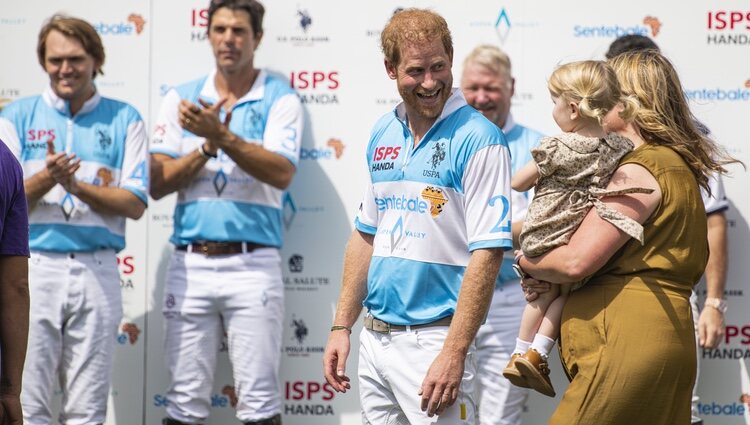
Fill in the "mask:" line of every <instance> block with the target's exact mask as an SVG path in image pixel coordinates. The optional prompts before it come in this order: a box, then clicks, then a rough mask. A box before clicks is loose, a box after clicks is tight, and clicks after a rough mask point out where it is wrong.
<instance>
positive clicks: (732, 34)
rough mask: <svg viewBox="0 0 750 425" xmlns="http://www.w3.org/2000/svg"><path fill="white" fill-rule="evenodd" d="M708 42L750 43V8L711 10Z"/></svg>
mask: <svg viewBox="0 0 750 425" xmlns="http://www.w3.org/2000/svg"><path fill="white" fill-rule="evenodd" d="M706 15H707V22H706V29H707V34H706V43H707V44H711V45H745V46H747V45H750V10H709V11H708V12H707V13H706Z"/></svg>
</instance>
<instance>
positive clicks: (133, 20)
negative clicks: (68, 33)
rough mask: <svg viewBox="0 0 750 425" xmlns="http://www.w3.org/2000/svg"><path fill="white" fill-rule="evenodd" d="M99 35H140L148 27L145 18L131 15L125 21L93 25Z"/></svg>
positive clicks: (134, 14)
mask: <svg viewBox="0 0 750 425" xmlns="http://www.w3.org/2000/svg"><path fill="white" fill-rule="evenodd" d="M93 26H94V29H96V32H98V33H99V35H102V36H105V35H112V36H115V35H139V34H141V33H142V32H143V29H144V28H145V26H146V20H145V19H143V16H141V15H139V14H136V13H131V14H130V15H128V17H127V19H126V20H125V21H121V22H98V23H95V24H93Z"/></svg>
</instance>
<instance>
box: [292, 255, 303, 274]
mask: <svg viewBox="0 0 750 425" xmlns="http://www.w3.org/2000/svg"><path fill="white" fill-rule="evenodd" d="M304 264H305V259H304V257H302V256H301V255H299V254H294V255H292V256H291V257H289V271H290V272H292V273H302V271H303V270H304V268H305V267H304Z"/></svg>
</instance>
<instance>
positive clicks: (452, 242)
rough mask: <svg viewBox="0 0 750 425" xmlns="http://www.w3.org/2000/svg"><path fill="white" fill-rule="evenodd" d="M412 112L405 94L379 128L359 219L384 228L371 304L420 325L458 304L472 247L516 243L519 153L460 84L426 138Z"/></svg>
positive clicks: (360, 224) (378, 235) (362, 226)
mask: <svg viewBox="0 0 750 425" xmlns="http://www.w3.org/2000/svg"><path fill="white" fill-rule="evenodd" d="M406 119H407V118H406V116H405V108H404V105H403V104H401V105H399V106H397V107H396V109H395V110H394V111H393V112H390V113H388V114H386V115H385V116H384V117H382V118H381V119H380V120H379V121H378V122H377V124H376V125H375V128H374V129H373V132H372V135H371V139H370V143H369V146H368V149H367V164H368V167H369V172H370V181H371V184H369V185H368V188H367V191H366V193H365V197H364V200H363V202H362V205H361V207H360V211H359V213H358V214H357V218H356V220H355V226H356V228H357V229H358V230H359V231H361V232H364V233H369V234H372V235H374V236H375V237H374V243H373V256H372V260H371V263H370V267H369V273H368V277H367V289H368V291H367V297H366V298H365V300H364V306H365V307H366V308H367V309H368V310H369V313H370V314H372V315H373V316H374V317H376V318H378V319H380V320H384V321H386V322H389V323H392V324H396V325H417V324H423V323H430V322H433V321H435V320H438V319H440V318H443V317H446V316H450V315H452V314H453V313H454V311H455V308H456V302H457V300H458V293H459V289H460V287H461V282H462V280H463V275H464V271H465V268H466V266H467V265H468V263H469V258H470V256H471V252H472V251H474V250H476V249H480V248H502V249H510V248H511V246H512V240H511V205H510V200H509V195H510V157H509V153H508V147H507V145H506V142H505V138H504V136H503V134H502V132H501V131H500V129H498V128H497V127H496V126H495V125H494V124H492V123H491V122H490V121H489V120H487V119H486V118H485V117H484V116H483V115H482V114H480V113H479V112H477V111H476V110H475V109H474V108H472V107H470V106H468V105H467V103H466V100H465V99H464V97H463V95H462V94H461V91H460V90H454V91H453V93H452V95H451V97H450V98H449V99H448V101H447V103H446V105H445V107H444V108H443V112H442V114H441V115H440V116H439V117H438V119H437V121H436V122H435V123H434V124H433V126H432V128H430V130H429V131H428V132H427V133H426V134H425V136H424V138H423V139H422V140H421V141H420V142H419V144H418V145H417V146H414V138H413V136H412V134H411V132H410V130H409V126H408V123H407V121H406Z"/></svg>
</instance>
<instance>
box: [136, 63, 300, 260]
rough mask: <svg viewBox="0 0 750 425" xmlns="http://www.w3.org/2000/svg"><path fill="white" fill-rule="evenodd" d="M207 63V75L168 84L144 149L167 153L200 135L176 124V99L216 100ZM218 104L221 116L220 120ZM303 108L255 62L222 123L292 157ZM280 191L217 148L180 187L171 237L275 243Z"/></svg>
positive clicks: (175, 153)
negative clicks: (254, 72)
mask: <svg viewBox="0 0 750 425" xmlns="http://www.w3.org/2000/svg"><path fill="white" fill-rule="evenodd" d="M215 76H216V71H215V70H214V71H213V72H212V73H211V74H209V75H208V76H207V77H204V78H201V79H198V80H195V81H192V82H189V83H186V84H183V85H181V86H178V87H176V88H174V89H171V90H170V91H169V92H167V94H166V96H165V98H164V102H163V103H162V109H161V111H160V114H159V118H158V120H157V123H156V128H155V130H154V134H153V137H152V143H151V150H150V151H151V153H152V154H165V155H168V156H171V157H173V158H176V157H180V156H182V155H187V154H189V153H191V152H192V151H194V150H195V149H197V148H198V147H199V146H200V145H202V144H203V143H204V142H205V139H204V138H202V137H198V136H196V135H195V134H192V133H190V132H189V131H187V130H184V129H183V128H182V127H180V124H179V121H178V107H179V103H180V101H181V100H183V99H185V100H188V101H190V102H193V103H195V104H198V99H203V100H204V101H206V102H209V103H215V102H217V101H218V100H219V94H218V92H217V90H216V86H215V85H214V77H215ZM224 118H225V112H224V110H223V109H222V110H221V113H220V119H221V120H224ZM303 127H304V114H303V110H302V104H301V102H300V100H299V98H298V97H297V95H296V94H295V92H294V91H293V90H292V89H291V88H290V87H289V83H288V82H287V81H286V80H284V79H283V78H280V77H277V76H274V75H271V74H268V73H266V72H265V71H263V70H261V71H260V72H259V74H258V76H257V78H256V79H255V82H254V83H253V86H252V88H251V89H250V91H249V92H248V93H247V94H245V95H244V96H243V97H242V98H241V99H239V100H238V101H237V103H236V104H235V105H234V106H233V107H232V117H231V121H230V123H229V130H230V131H231V132H233V133H234V134H236V135H238V136H240V137H242V138H243V139H244V140H245V141H246V142H247V143H256V144H260V145H262V146H263V147H264V148H265V149H267V150H269V151H271V152H274V153H277V154H279V155H282V156H284V157H285V158H287V159H288V160H289V161H290V162H291V163H292V164H294V165H295V166H296V165H297V161H298V160H299V153H300V145H301V139H302V130H303ZM283 195H284V191H282V190H279V189H277V188H275V187H273V186H271V185H269V184H266V183H263V182H260V181H258V180H256V179H255V178H254V177H252V176H250V175H249V174H247V173H246V172H244V171H243V170H242V169H241V168H240V167H239V166H237V165H236V164H235V163H234V161H232V159H231V158H230V157H229V156H228V155H227V154H225V153H224V152H222V151H221V150H219V152H218V158H216V159H210V160H209V161H208V162H207V163H206V165H205V166H204V167H203V168H202V169H201V170H200V171H199V172H198V174H197V176H196V177H195V178H194V179H193V180H192V181H191V182H190V183H189V184H188V185H187V186H186V187H184V188H182V189H180V190H179V192H178V197H177V206H176V207H175V215H174V234H173V235H172V238H171V242H172V243H174V244H175V245H185V244H189V243H191V242H194V241H245V242H253V243H257V244H261V245H267V246H272V247H281V244H282V200H283Z"/></svg>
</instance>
